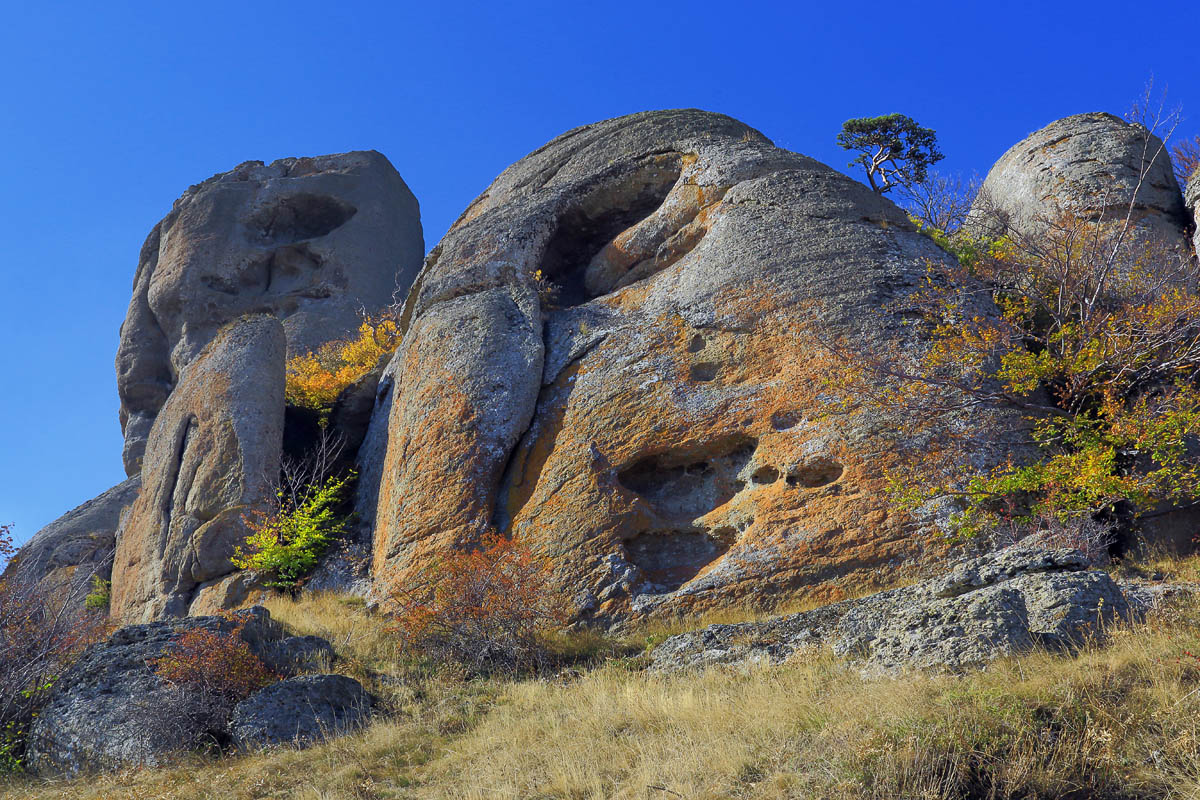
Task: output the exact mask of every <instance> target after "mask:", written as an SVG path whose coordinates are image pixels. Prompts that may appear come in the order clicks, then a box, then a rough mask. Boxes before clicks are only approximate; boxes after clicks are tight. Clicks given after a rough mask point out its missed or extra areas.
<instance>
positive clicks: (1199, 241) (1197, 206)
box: [1184, 170, 1200, 258]
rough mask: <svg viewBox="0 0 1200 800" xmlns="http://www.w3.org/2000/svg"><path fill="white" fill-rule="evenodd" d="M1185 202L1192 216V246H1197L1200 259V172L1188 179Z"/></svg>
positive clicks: (1194, 173)
mask: <svg viewBox="0 0 1200 800" xmlns="http://www.w3.org/2000/svg"><path fill="white" fill-rule="evenodd" d="M1184 201H1185V202H1186V203H1187V207H1188V211H1190V212H1191V215H1192V237H1193V238H1192V244H1194V245H1195V249H1196V256H1197V258H1200V170H1197V171H1196V172H1193V173H1192V177H1191V178H1189V179H1188V183H1187V190H1186V193H1185V195H1184Z"/></svg>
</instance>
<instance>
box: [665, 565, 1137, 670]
mask: <svg viewBox="0 0 1200 800" xmlns="http://www.w3.org/2000/svg"><path fill="white" fill-rule="evenodd" d="M1088 567H1089V562H1088V560H1087V559H1086V558H1085V557H1084V556H1083V554H1082V553H1080V552H1078V551H1076V550H1067V549H1058V550H1047V549H1044V548H1041V547H1028V546H1021V545H1015V546H1013V547H1009V548H1006V549H1004V550H1000V551H997V552H995V553H990V554H987V555H984V556H980V557H977V558H974V559H969V560H967V561H965V562H963V563H961V564H959V565H958V566H957V567H955V568H954V569H953V570H952V571H951V572H950V573H948V574H946V575H944V576H941V577H937V578H933V579H930V580H926V581H922V582H920V583H917V584H914V585H912V586H906V587H902V588H899V589H892V590H890V591H886V592H881V593H879V594H874V595H869V596H867V597H863V598H860V599H857V600H846V601H843V602H840V603H837V604H834V605H830V606H825V607H823V608H817V609H814V610H812V611H805V612H801V613H798V614H792V615H790V616H785V617H777V618H774V619H771V620H767V621H765V622H746V623H740V624H736V625H710V626H709V627H707V628H704V629H703V630H699V631H693V632H689V633H684V634H679V635H677V636H673V637H671V638H670V639H667V640H666V641H664V642H663V643H662V644H660V645H658V647H656V648H655V649H654V650H653V651H652V652H651V654H650V658H651V661H652V663H653V666H654V668H656V669H660V670H677V669H683V668H692V667H703V666H709V665H713V664H750V663H764V664H778V663H781V662H783V661H786V660H787V659H789V658H792V657H794V656H796V655H797V654H798V653H801V652H803V651H810V650H815V649H819V648H821V647H826V646H827V647H829V648H830V649H831V650H832V651H833V653H834V654H835V655H838V656H841V657H845V658H849V659H851V660H852V661H854V662H856V663H859V664H861V665H862V666H863V667H864V668H865V669H867V670H870V671H885V672H886V671H895V670H898V669H905V668H917V669H950V670H961V669H965V668H972V667H980V666H983V665H985V664H987V663H988V662H990V661H994V660H995V659H997V658H1002V657H1005V656H1010V655H1017V654H1019V653H1022V652H1026V651H1028V650H1031V649H1033V648H1034V647H1036V646H1040V647H1046V648H1051V649H1056V650H1063V649H1069V648H1071V647H1074V646H1077V645H1079V644H1082V643H1083V642H1084V641H1086V640H1088V639H1089V638H1093V637H1099V636H1102V635H1103V632H1104V629H1105V626H1107V625H1109V624H1111V623H1113V622H1114V621H1118V620H1126V619H1129V618H1130V616H1131V615H1132V614H1133V613H1135V612H1138V611H1143V610H1145V606H1144V605H1143V602H1144V601H1143V600H1141V598H1139V601H1140V602H1137V603H1136V604H1135V605H1134V606H1131V605H1130V603H1129V602H1128V601H1127V599H1126V597H1125V594H1124V593H1123V592H1122V590H1121V588H1120V587H1119V586H1118V585H1117V584H1116V582H1114V581H1113V579H1112V578H1111V577H1110V576H1109V575H1108V573H1106V572H1102V571H1099V570H1090V569H1088Z"/></svg>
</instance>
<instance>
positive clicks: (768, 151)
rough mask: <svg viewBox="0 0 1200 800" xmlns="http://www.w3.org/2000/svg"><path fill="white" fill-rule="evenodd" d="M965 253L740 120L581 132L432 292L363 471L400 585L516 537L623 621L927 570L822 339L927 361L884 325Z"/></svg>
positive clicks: (603, 614)
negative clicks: (837, 412)
mask: <svg viewBox="0 0 1200 800" xmlns="http://www.w3.org/2000/svg"><path fill="white" fill-rule="evenodd" d="M946 258H948V256H947V255H946V254H945V253H943V252H942V251H941V250H940V249H939V248H938V247H936V246H935V245H934V244H933V243H932V242H931V241H930V240H929V239H928V238H926V237H924V236H922V235H920V234H918V233H916V232H915V231H914V229H913V227H912V225H911V224H910V222H909V220H908V218H907V216H906V215H905V214H904V213H903V212H901V211H900V210H899V209H898V208H896V206H894V205H893V204H892V203H891V202H890V201H888V200H886V199H884V198H881V197H880V196H878V195H876V194H874V193H872V192H871V191H870V190H868V189H867V188H866V187H864V186H863V185H862V184H860V183H858V182H856V181H853V180H851V179H849V178H847V177H846V176H844V175H841V174H839V173H837V172H835V171H834V170H832V169H830V168H828V167H826V166H824V165H822V164H820V163H818V162H816V161H814V160H812V159H810V158H806V157H805V156H802V155H798V154H795V153H791V152H788V151H785V150H781V149H779V148H776V147H774V146H773V145H772V144H771V143H770V141H768V140H767V139H766V138H765V137H764V136H762V135H761V134H760V133H758V132H757V131H754V130H752V129H751V128H748V127H747V126H745V125H744V124H742V123H740V122H738V121H736V120H734V119H731V118H729V117H725V116H722V115H719V114H711V113H706V112H702V111H695V110H681V111H659V112H647V113H642V114H634V115H632V116H628V117H622V118H619V119H614V120H608V121H605V122H600V123H597V124H594V125H589V126H586V127H583V128H578V129H576V130H573V131H570V132H568V133H566V134H564V135H562V136H560V137H558V138H557V139H555V140H554V141H552V142H550V143H549V144H547V145H546V146H544V147H542V148H541V149H539V150H537V151H535V152H534V153H532V154H531V155H529V156H527V157H526V158H524V159H522V160H521V161H519V162H517V163H516V164H514V165H513V166H511V167H509V168H508V169H507V170H505V172H504V173H503V174H501V175H500V176H499V177H498V178H497V179H496V180H495V182H493V184H492V185H491V186H490V187H489V188H488V189H487V190H486V191H485V192H484V193H483V194H482V195H480V196H479V197H478V198H477V199H476V200H475V201H474V202H473V203H472V204H471V205H470V207H468V209H467V210H466V211H465V212H464V214H463V215H462V217H461V218H460V219H459V220H458V221H457V222H456V223H455V224H454V226H453V227H452V228H451V229H450V231H449V232H448V233H447V234H446V236H445V238H444V239H443V240H442V242H441V243H440V244H439V245H438V247H436V248H435V249H434V251H433V252H432V253H431V254H430V256H429V258H428V259H427V261H426V264H425V267H424V268H423V270H422V272H421V275H420V276H419V278H418V279H417V282H416V283H415V284H414V289H413V292H412V294H411V295H410V297H409V301H408V303H407V306H406V310H405V324H406V326H407V333H406V335H405V338H404V342H403V344H402V346H401V348H400V350H399V351H398V352H397V353H396V355H395V357H394V359H393V360H392V362H391V364H390V365H389V366H388V368H387V370H386V372H385V375H384V377H383V379H382V380H381V382H380V385H379V396H380V402H379V405H378V407H377V411H376V415H375V418H374V419H373V421H372V426H371V430H370V432H369V433H368V436H367V441H366V444H364V449H363V451H362V453H361V456H362V459H363V480H364V482H365V483H366V484H367V485H371V484H372V483H374V482H378V485H379V487H380V488H379V497H378V502H377V503H376V504H375V509H374V512H375V513H373V514H372V513H371V511H372V510H370V509H368V510H367V511H366V513H365V514H364V516H366V517H371V516H374V518H375V525H376V527H375V538H374V543H373V547H374V553H373V572H374V575H375V578H376V580H377V582H379V588H380V590H381V591H386V589H387V586H389V585H392V582H394V581H397V580H402V579H403V576H404V575H405V572H406V570H408V569H411V568H412V567H413V566H414V565H415V564H417V563H419V562H420V561H421V560H423V559H425V558H428V557H430V556H432V555H433V554H436V553H439V552H446V551H448V550H451V549H454V548H457V547H461V546H464V545H468V544H470V543H471V542H474V541H476V540H477V539H478V537H479V536H480V535H482V534H483V533H484V532H485V531H486V530H488V529H489V528H491V527H495V528H498V529H500V530H502V531H505V532H507V533H511V534H513V535H515V536H516V537H518V538H521V539H526V540H528V541H531V542H532V543H533V544H534V545H535V546H536V547H538V548H540V549H543V550H544V551H545V552H547V553H549V554H550V555H551V557H552V558H553V559H554V561H555V564H556V568H557V570H558V578H559V580H561V583H562V585H563V586H564V587H568V588H569V589H570V591H571V592H572V593H574V594H575V608H576V612H577V614H578V615H579V616H580V617H583V618H589V617H590V618H593V619H597V620H601V621H603V620H607V619H614V618H617V617H621V616H627V615H630V614H638V613H651V612H654V611H678V610H683V609H684V608H688V609H691V610H700V609H702V608H705V607H711V606H716V605H719V604H722V603H726V602H733V601H750V602H760V603H767V602H769V600H770V598H771V597H772V595H775V594H777V593H780V592H784V591H790V590H794V589H797V588H799V587H804V591H806V592H808V593H809V594H811V595H814V596H818V597H826V598H831V599H834V598H836V597H837V596H838V593H839V592H841V591H842V590H843V588H845V587H852V586H856V585H863V584H866V585H879V583H884V582H888V581H890V580H892V579H894V578H895V577H896V575H897V574H898V573H901V572H902V571H903V570H905V569H908V568H912V567H915V566H918V565H920V564H923V563H925V562H926V561H927V560H928V559H929V558H931V557H932V556H933V554H934V553H936V552H937V551H939V550H940V547H941V546H940V545H939V544H938V543H937V541H936V540H935V539H934V538H932V537H929V536H927V535H926V534H927V533H928V532H929V530H930V529H931V528H930V527H929V526H928V525H926V526H925V527H922V526H912V525H908V524H906V523H905V521H904V520H902V519H900V517H899V516H897V515H893V514H890V513H889V511H888V508H887V503H886V501H885V499H884V496H883V487H884V483H885V479H884V471H885V469H886V467H887V466H888V459H889V456H888V455H887V454H886V453H884V454H883V455H880V454H879V451H880V450H881V449H882V448H881V447H880V446H879V441H878V440H877V439H876V438H875V437H876V435H877V433H878V432H879V431H881V430H882V429H883V426H886V425H887V422H886V420H878V419H867V418H865V417H857V418H853V419H849V420H846V421H844V424H841V423H834V422H830V421H828V420H819V419H818V416H819V412H820V411H822V410H823V409H824V408H825V407H827V401H826V400H825V399H823V397H822V392H821V389H820V386H821V383H820V382H821V380H822V379H823V378H824V377H825V376H826V374H827V366H828V365H827V364H824V365H823V364H822V358H821V356H822V352H821V351H819V350H818V349H817V348H816V347H814V346H813V344H812V342H811V340H806V339H805V338H804V334H803V332H802V330H801V328H803V327H804V325H803V323H805V322H806V321H807V320H808V319H810V318H811V317H812V316H813V315H816V316H817V317H818V318H819V325H818V328H819V329H820V330H821V331H822V335H823V336H828V337H829V338H831V339H844V340H846V341H847V342H849V343H850V344H851V345H853V344H854V343H855V342H862V341H871V342H875V343H881V342H887V343H888V346H889V347H890V348H891V349H892V350H893V351H894V352H896V353H897V354H898V356H899V357H904V355H905V354H912V353H915V352H916V349H915V348H918V347H919V346H920V344H919V342H914V340H913V339H912V337H914V336H915V335H916V334H915V333H914V332H913V329H912V326H909V327H908V328H903V327H902V326H901V322H900V320H899V318H898V317H894V316H886V315H884V314H882V313H881V311H880V310H881V308H882V307H883V306H884V305H885V304H886V303H887V302H888V301H890V300H892V299H894V298H896V297H897V296H903V295H904V294H905V293H906V292H909V291H911V290H912V289H913V288H914V287H915V286H916V285H917V284H918V282H919V281H920V280H921V279H922V277H923V276H924V274H925V269H926V260H927V259H933V260H938V259H946ZM981 313H988V311H987V309H983V310H982V311H981ZM976 422H977V424H981V425H982V424H991V425H995V426H996V427H997V428H998V429H1000V430H1004V429H1005V424H1006V423H1005V422H1004V421H1003V420H998V419H997V420H989V421H985V420H976ZM993 456H994V454H981V461H983V462H986V461H987V460H988V459H989V458H992V457H993Z"/></svg>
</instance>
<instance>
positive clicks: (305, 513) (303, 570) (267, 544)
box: [231, 472, 355, 589]
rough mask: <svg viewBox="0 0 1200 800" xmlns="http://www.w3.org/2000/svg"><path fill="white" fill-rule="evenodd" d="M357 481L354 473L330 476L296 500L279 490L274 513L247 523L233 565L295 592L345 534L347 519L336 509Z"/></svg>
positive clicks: (255, 514)
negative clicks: (330, 548) (244, 539)
mask: <svg viewBox="0 0 1200 800" xmlns="http://www.w3.org/2000/svg"><path fill="white" fill-rule="evenodd" d="M354 478H355V473H353V472H351V473H350V474H349V475H347V476H345V477H342V478H338V477H332V476H331V477H328V478H326V479H325V480H324V481H323V482H321V483H319V484H313V485H310V486H308V487H306V488H305V489H304V490H303V491H302V492H300V493H299V494H298V495H296V496H293V495H291V494H289V493H287V492H285V491H284V490H282V489H281V490H280V491H279V492H278V493H277V494H276V502H275V505H274V507H273V508H272V509H269V510H267V511H261V510H256V511H254V512H252V513H251V514H249V515H247V516H245V517H243V520H244V521H245V523H246V525H247V526H249V528H250V531H251V533H250V535H249V536H247V537H246V541H245V543H244V547H243V546H239V547H237V548H235V549H234V554H233V558H232V559H231V560H232V561H233V565H234V566H235V567H237V568H238V569H249V570H255V571H258V572H263V573H266V574H267V575H268V576H269V579H268V581H267V586H270V587H272V588H275V589H295V588H297V587H298V586H299V585H300V584H301V582H302V581H303V579H304V577H305V576H306V575H308V573H309V572H311V571H312V569H313V568H314V567H315V566H316V565H317V562H318V560H319V559H320V558H321V555H322V554H323V553H324V552H325V551H326V550H327V549H328V548H329V545H330V544H331V543H332V542H333V540H334V539H335V538H337V537H338V536H339V535H340V534H341V533H342V532H343V531H344V530H345V528H346V524H347V518H346V517H345V516H344V515H341V514H339V513H338V509H339V507H340V506H341V505H342V503H343V501H344V499H345V496H346V492H347V487H348V486H349V485H350V483H351V481H353V480H354Z"/></svg>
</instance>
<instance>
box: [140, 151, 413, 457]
mask: <svg viewBox="0 0 1200 800" xmlns="http://www.w3.org/2000/svg"><path fill="white" fill-rule="evenodd" d="M424 252H425V244H424V239H423V237H422V233H421V220H420V211H419V209H418V207H417V201H416V199H415V198H414V197H413V195H412V192H410V191H409V189H408V187H407V186H406V185H405V183H404V180H403V179H402V178H401V177H400V175H399V174H398V173H397V172H396V170H395V169H394V168H393V167H392V165H391V164H390V163H389V162H388V160H387V159H386V158H384V157H383V156H382V155H380V154H379V153H376V152H374V151H368V152H353V153H342V154H340V155H328V156H318V157H316V158H285V159H280V160H279V161H275V162H272V163H271V164H268V165H264V164H263V163H262V162H260V161H247V162H246V163H244V164H241V165H239V166H238V167H236V168H234V169H233V170H231V171H229V172H225V173H221V174H219V175H216V176H214V177H212V178H209V179H208V180H206V181H204V182H203V183H200V184H197V185H196V186H193V187H191V188H190V189H188V190H187V191H186V192H184V194H183V196H182V197H180V198H179V199H178V200H176V201H175V205H174V206H173V207H172V209H171V212H170V213H169V214H167V216H166V217H164V218H163V220H162V221H161V222H159V223H158V225H156V226H155V227H154V230H152V231H151V232H150V235H149V236H148V237H147V239H146V243H145V244H144V245H143V247H142V252H141V256H140V258H139V261H138V269H137V275H136V277H135V278H134V285H133V298H132V300H131V301H130V304H129V311H128V313H127V315H126V317H125V322H124V323H123V324H122V326H121V344H120V349H119V350H118V351H117V388H118V390H119V393H120V396H121V425H122V429H123V430H124V432H125V454H124V459H125V469H126V472H127V473H128V474H130V475H133V474H135V473H136V472H137V471H138V469H139V466H140V464H141V461H142V454H143V451H144V448H145V444H146V437H147V436H148V435H149V433H150V428H151V425H152V424H153V422H154V418H155V416H156V415H157V413H158V410H159V409H160V408H161V407H162V405H163V403H164V402H166V399H167V396H168V395H169V394H170V393H171V390H172V389H173V388H174V386H175V385H176V383H177V378H178V376H179V374H180V372H181V371H182V370H183V368H184V367H185V366H186V365H187V364H188V363H189V362H191V360H192V359H194V358H195V357H196V355H197V354H198V353H199V352H200V350H201V349H202V348H203V347H204V346H205V345H206V344H208V342H209V341H210V340H211V339H212V337H213V335H214V334H215V333H216V331H217V329H219V328H220V327H221V326H222V325H223V324H225V323H226V322H229V321H230V320H233V319H236V318H237V317H239V316H241V315H243V314H246V313H250V312H264V311H269V312H271V313H274V314H276V315H277V316H279V317H280V318H281V319H282V320H283V323H284V328H285V329H286V331H287V339H288V349H289V352H290V353H291V354H296V353H304V352H307V351H309V350H314V349H316V348H317V347H319V346H320V345H322V344H324V343H325V342H327V341H329V340H331V339H336V338H340V337H342V336H345V335H346V334H347V333H348V332H350V331H352V330H354V329H355V328H356V327H357V324H358V312H359V309H360V308H361V309H365V310H366V311H368V312H373V311H377V310H379V309H381V308H383V307H384V306H386V305H388V304H389V303H391V302H392V296H393V293H396V292H399V296H401V297H402V296H403V293H404V292H406V291H407V290H408V287H409V285H410V284H411V283H412V280H413V278H414V277H415V275H416V273H417V270H418V269H419V268H420V264H421V258H422V257H423V255H424Z"/></svg>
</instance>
